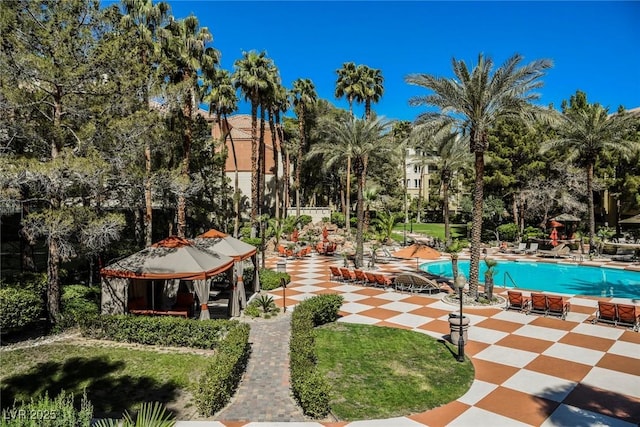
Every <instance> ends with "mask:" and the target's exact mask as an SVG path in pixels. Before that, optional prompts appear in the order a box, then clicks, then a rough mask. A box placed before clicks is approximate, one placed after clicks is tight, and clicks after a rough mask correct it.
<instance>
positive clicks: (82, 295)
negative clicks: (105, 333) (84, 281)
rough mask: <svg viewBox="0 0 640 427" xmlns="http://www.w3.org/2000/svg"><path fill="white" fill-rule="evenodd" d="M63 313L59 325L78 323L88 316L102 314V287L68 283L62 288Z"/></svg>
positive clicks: (66, 325) (65, 326) (68, 325)
mask: <svg viewBox="0 0 640 427" xmlns="http://www.w3.org/2000/svg"><path fill="white" fill-rule="evenodd" d="M61 302H62V315H61V318H60V322H59V326H61V327H63V328H67V327H72V326H76V325H78V324H79V323H80V322H81V320H82V319H84V318H86V317H94V316H97V315H99V314H100V288H99V287H98V286H84V285H68V286H65V287H63V288H62V298H61Z"/></svg>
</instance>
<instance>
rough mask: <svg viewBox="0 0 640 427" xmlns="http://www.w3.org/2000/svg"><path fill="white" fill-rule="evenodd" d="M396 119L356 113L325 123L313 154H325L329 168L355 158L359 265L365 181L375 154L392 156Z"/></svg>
mask: <svg viewBox="0 0 640 427" xmlns="http://www.w3.org/2000/svg"><path fill="white" fill-rule="evenodd" d="M391 124H392V122H390V121H388V120H386V119H383V118H374V119H371V120H366V119H364V120H358V119H356V118H354V117H353V116H349V117H348V118H340V119H338V120H331V121H325V122H323V123H322V131H323V133H324V134H325V137H326V139H325V140H324V141H323V142H320V143H318V144H316V145H315V146H314V147H313V148H312V149H311V151H310V152H309V154H308V155H309V156H310V157H311V156H316V155H322V156H323V159H324V164H325V167H327V168H329V167H331V166H333V165H335V164H336V163H338V162H343V161H344V159H345V158H346V157H349V158H352V159H353V169H354V174H355V176H356V177H357V180H358V185H357V193H358V202H357V218H358V226H357V231H356V259H355V262H356V265H357V266H358V267H360V266H362V265H363V261H362V259H363V242H364V240H363V226H364V183H365V176H366V174H367V170H368V169H367V168H368V165H369V159H370V158H371V157H372V156H378V157H380V158H382V159H383V158H385V157H387V158H388V155H389V153H390V152H391V150H392V148H393V147H392V145H391V144H390V138H389V130H390V127H391Z"/></svg>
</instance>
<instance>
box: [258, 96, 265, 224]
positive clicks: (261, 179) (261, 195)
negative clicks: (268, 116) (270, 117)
mask: <svg viewBox="0 0 640 427" xmlns="http://www.w3.org/2000/svg"><path fill="white" fill-rule="evenodd" d="M264 126H265V120H264V106H261V107H260V152H259V154H258V165H259V170H260V175H259V176H258V185H259V188H260V190H259V191H258V203H259V204H258V215H259V216H262V214H263V213H264V212H266V211H267V206H266V203H265V201H266V199H267V198H266V188H267V150H266V146H265V142H264ZM260 221H262V219H261V220H260ZM262 231H263V230H262V226H260V232H261V233H262Z"/></svg>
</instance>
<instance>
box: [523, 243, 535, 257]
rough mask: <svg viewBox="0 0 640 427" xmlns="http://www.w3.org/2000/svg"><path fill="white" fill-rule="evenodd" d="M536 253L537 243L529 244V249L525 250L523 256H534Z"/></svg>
mask: <svg viewBox="0 0 640 427" xmlns="http://www.w3.org/2000/svg"><path fill="white" fill-rule="evenodd" d="M537 252H538V243H535V242H534V243H531V244H530V245H529V249H525V251H524V253H525V254H536V253H537Z"/></svg>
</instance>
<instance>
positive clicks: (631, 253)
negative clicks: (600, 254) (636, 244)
mask: <svg viewBox="0 0 640 427" xmlns="http://www.w3.org/2000/svg"><path fill="white" fill-rule="evenodd" d="M635 255H636V254H635V250H634V249H629V248H618V249H616V254H615V255H613V256H612V257H611V260H612V261H622V262H631V261H633V260H634V259H635Z"/></svg>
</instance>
